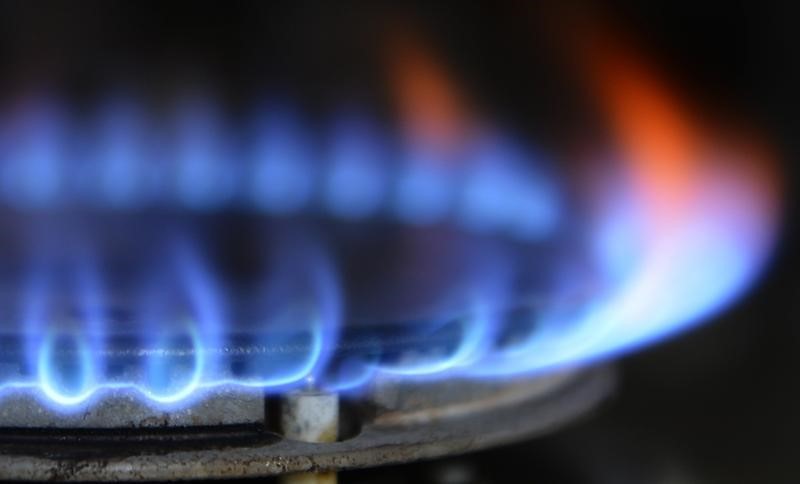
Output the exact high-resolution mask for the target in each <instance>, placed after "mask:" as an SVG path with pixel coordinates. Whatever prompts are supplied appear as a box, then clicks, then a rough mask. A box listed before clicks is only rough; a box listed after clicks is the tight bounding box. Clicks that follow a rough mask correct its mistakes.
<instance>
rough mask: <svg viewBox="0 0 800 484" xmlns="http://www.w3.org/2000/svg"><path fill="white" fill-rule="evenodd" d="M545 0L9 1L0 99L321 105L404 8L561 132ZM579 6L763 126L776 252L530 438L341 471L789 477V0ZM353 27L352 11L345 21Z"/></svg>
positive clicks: (511, 116)
mask: <svg viewBox="0 0 800 484" xmlns="http://www.w3.org/2000/svg"><path fill="white" fill-rule="evenodd" d="M598 5H599V7H598ZM539 8H540V7H539V6H538V5H530V4H525V3H516V2H500V3H499V4H495V3H491V4H489V3H487V4H477V3H468V2H419V3H418V4H416V5H415V4H402V6H400V4H397V5H396V4H389V3H380V4H376V3H372V2H364V3H345V4H336V5H333V2H331V3H326V2H316V3H315V2H293V3H286V4H281V5H278V4H273V3H270V2H263V3H243V2H220V3H218V4H206V3H202V2H191V3H173V4H170V5H169V6H163V5H160V4H157V3H153V4H147V5H145V4H143V3H138V2H137V3H134V2H130V3H125V2H97V3H91V2H82V3H73V2H59V3H56V2H52V3H48V2H2V3H0V88H1V89H2V90H1V91H0V93H2V94H0V101H2V100H3V99H7V98H8V97H9V95H13V94H14V93H17V92H19V91H20V90H24V89H25V88H26V86H28V87H29V86H31V85H35V84H53V85H57V86H58V87H59V89H62V90H65V91H67V92H69V93H70V95H71V96H73V97H74V98H75V99H78V100H84V99H85V100H88V101H90V100H91V99H92V98H93V97H94V96H96V95H97V94H98V93H99V92H100V91H102V89H103V87H104V86H106V85H116V84H134V85H136V86H137V87H139V88H141V89H144V90H145V91H148V93H150V94H152V95H153V97H155V98H158V97H159V96H168V95H169V93H168V91H169V90H170V89H171V86H176V85H178V86H180V85H183V84H185V83H186V82H189V81H187V80H191V79H196V78H202V79H205V80H206V81H207V82H208V83H210V84H211V85H213V86H215V89H217V91H218V92H221V93H224V95H225V96H226V100H227V101H228V102H229V104H230V105H231V109H232V110H234V111H235V110H236V109H237V107H241V106H242V105H246V104H247V102H248V99H249V98H250V96H252V95H253V93H254V92H256V91H258V89H260V88H261V86H263V85H264V83H268V84H269V85H270V86H272V87H273V88H274V89H277V90H288V91H292V92H296V93H297V94H298V97H299V98H302V99H303V100H304V102H306V103H307V104H308V106H307V108H308V109H310V110H315V109H320V110H324V109H327V108H328V107H329V106H330V105H331V102H332V101H331V100H332V98H337V97H338V96H345V97H355V98H359V99H360V100H362V101H366V102H371V103H374V104H375V105H377V106H380V105H382V103H384V102H385V100H384V95H385V93H383V92H382V88H381V87H378V84H379V82H378V81H377V80H376V75H375V72H376V68H375V66H374V65H373V64H372V63H373V62H374V57H373V56H374V52H373V51H372V47H371V46H370V43H369V39H370V38H371V36H373V35H377V33H379V32H380V30H381V29H382V28H384V27H385V25H383V24H381V23H380V22H370V20H371V19H376V18H383V16H385V15H387V13H386V12H391V15H397V14H398V12H402V15H410V16H411V17H413V18H415V19H417V20H418V21H419V22H420V23H421V24H422V25H425V26H427V27H428V28H429V30H430V31H431V32H433V37H434V43H435V44H436V45H437V46H438V47H439V48H440V52H441V53H442V54H443V58H444V59H445V60H446V62H448V63H449V64H452V65H453V67H454V68H455V69H456V70H458V71H459V72H461V73H462V74H463V77H464V82H465V83H466V84H467V86H468V87H469V88H470V89H471V90H473V92H475V96H476V99H477V100H478V102H479V103H480V104H481V105H482V106H483V107H485V108H486V110H487V111H490V112H492V113H497V115H498V116H502V117H503V118H505V119H507V120H508V121H509V122H510V123H511V124H512V125H514V126H515V127H516V128H517V129H519V130H520V131H523V132H529V133H531V136H532V137H534V138H536V139H538V140H540V142H541V143H542V144H544V145H548V144H550V145H556V146H557V145H558V144H559V143H561V142H563V139H562V134H561V133H562V130H561V129H560V127H561V126H563V125H565V124H567V125H568V124H569V122H570V115H569V114H565V113H568V112H570V111H571V110H570V109H565V106H564V105H565V104H566V103H567V102H568V101H567V100H566V99H565V97H564V96H553V95H551V94H552V93H553V92H555V91H557V90H558V89H559V86H560V84H559V82H558V76H557V75H552V74H551V75H544V76H537V75H536V74H537V72H538V70H541V69H542V67H541V65H547V62H549V61H551V60H552V59H550V58H549V54H548V53H547V52H546V49H541V50H542V52H538V50H537V49H535V48H534V49H531V50H532V51H531V52H530V55H531V56H532V57H530V59H532V60H529V61H526V62H523V61H522V60H521V56H522V55H523V52H527V49H528V47H527V46H526V45H524V43H523V42H522V39H524V36H525V34H526V33H528V31H529V29H532V28H533V27H531V26H532V25H534V24H535V21H532V22H531V23H526V22H527V20H525V19H527V18H528V17H526V15H528V16H533V17H535V16H536V15H537V12H539V10H538V9H539ZM592 8H598V10H599V11H602V12H605V15H610V16H611V17H612V18H614V19H615V20H617V21H618V23H619V24H620V25H624V26H625V27H627V28H628V30H629V31H630V33H631V35H632V37H633V38H637V39H639V41H640V42H641V44H642V46H643V47H645V48H646V49H647V50H648V51H650V52H653V53H654V55H656V56H657V57H659V58H660V59H663V61H664V64H665V65H666V66H667V67H668V69H669V70H670V72H673V73H675V74H676V75H677V76H679V77H680V78H681V79H683V80H684V81H685V82H687V83H688V84H691V86H692V89H693V90H694V92H695V94H696V95H697V96H699V97H700V98H702V99H704V100H707V101H709V103H710V104H717V103H719V104H723V105H725V106H730V107H734V106H735V108H736V110H737V112H738V113H740V114H741V113H745V114H746V116H747V118H748V119H749V120H752V123H753V124H754V125H756V126H758V127H759V128H760V129H761V130H762V131H763V132H764V133H766V136H767V137H768V139H769V140H770V141H771V142H772V144H773V146H774V148H775V149H776V150H777V152H778V153H779V156H780V158H781V161H782V163H783V169H784V173H785V176H784V181H785V194H786V196H785V206H784V225H783V232H782V234H781V237H780V241H779V244H778V247H777V250H776V254H775V257H774V258H773V260H772V262H771V264H770V266H769V268H768V270H767V272H766V273H765V275H764V277H763V278H762V280H761V281H760V282H759V284H758V285H757V287H756V288H755V289H754V290H753V291H751V292H750V293H749V294H748V295H747V296H746V297H745V298H744V299H742V300H741V301H739V302H737V304H736V305H735V307H733V308H730V309H729V310H728V311H727V312H725V313H724V314H721V315H719V316H718V317H717V318H716V320H715V321H713V322H711V323H710V324H708V325H706V326H704V327H701V328H700V329H697V330H694V331H693V332H691V333H690V334H686V335H682V336H679V337H678V338H676V339H674V340H672V341H669V342H665V343H663V344H661V345H659V346H658V347H655V348H651V349H648V350H645V351H643V352H641V353H639V354H636V355H633V356H629V357H626V358H624V359H623V360H622V361H620V362H619V368H620V371H621V376H622V379H621V386H620V389H619V391H618V394H617V395H616V397H615V398H614V399H613V401H611V402H609V403H608V404H607V405H606V406H605V407H604V408H602V409H601V410H600V411H599V412H598V413H596V414H595V415H593V416H591V417H590V418H587V419H584V420H583V421H581V422H577V423H575V424H574V425H572V426H571V427H569V428H567V429H564V430H563V431H561V432H558V433H556V434H554V435H552V436H549V437H545V438H541V439H539V440H537V441H534V442H529V443H525V444H521V445H517V446H512V447H508V448H503V449H497V450H493V451H489V452H485V453H479V454H475V455H472V456H468V457H463V458H456V459H450V460H445V461H441V462H437V463H428V464H418V465H412V466H409V467H402V468H386V469H379V470H371V471H359V472H353V473H345V474H343V476H342V480H343V481H345V482H365V481H373V480H377V479H380V480H382V481H384V482H407V481H410V480H412V479H413V480H416V481H418V482H420V483H421V482H443V478H442V475H449V474H446V473H447V472H449V471H448V470H447V469H453V468H454V469H456V471H458V469H461V472H462V475H466V476H467V479H472V480H473V481H476V482H575V483H584V482H585V483H625V482H653V483H656V482H657V483H662V482H663V483H673V482H675V483H694V482H702V483H706V482H720V483H732V482H743V483H750V482H752V483H776V482H787V483H788V482H797V481H798V480H800V449H799V448H798V445H797V435H798V433H800V422H799V421H798V420H799V419H798V410H797V409H798V408H800V392H798V384H797V381H798V370H800V365H798V354H799V353H800V351H798V348H799V347H800V330H798V326H797V323H796V319H797V314H798V313H800V303H798V301H800V288H798V285H797V281H796V278H795V274H794V269H795V267H796V264H797V255H796V251H795V249H796V247H797V225H796V216H795V215H796V200H795V198H796V197H795V196H794V192H795V189H794V182H795V181H796V179H797V170H796V168H795V163H794V160H796V159H798V155H800V141H798V140H799V139H800V137H799V136H798V135H799V134H800V129H799V128H800V114H798V111H800V96H798V94H797V93H798V88H799V87H800V71H799V70H798V67H800V65H799V63H798V59H800V33H798V31H800V29H798V25H800V8H798V7H797V6H796V5H795V4H794V3H793V2H774V3H768V2H756V1H750V2H725V3H721V2H720V3H706V2H674V1H651V2H634V1H630V2H611V3H605V4H602V5H600V4H597V5H595V6H594V7H592ZM365 20H366V22H365ZM365 24H366V25H367V27H364V25H365ZM353 25H360V26H361V27H362V28H361V29H356V30H357V31H356V32H355V33H354V31H353V29H351V28H350V27H352V26H353ZM287 39H292V41H291V42H289V41H288V40H287ZM533 43H534V42H531V44H533ZM344 47H348V49H344ZM344 51H346V52H347V53H348V54H347V55H344V54H343V53H342V52H344ZM354 53H355V54H354ZM537 59H538V60H542V63H538V62H536V60H537ZM531 79H536V82H535V83H534V84H531V82H529V81H531ZM339 93H341V94H339ZM337 101H338V100H337ZM531 113H536V114H535V115H532V114H531ZM465 469H466V470H465ZM443 472H444V473H445V474H443ZM451 474H452V472H451ZM457 475H458V474H457V472H456V476H457ZM451 477H452V476H451ZM463 482H471V481H469V480H467V481H463Z"/></svg>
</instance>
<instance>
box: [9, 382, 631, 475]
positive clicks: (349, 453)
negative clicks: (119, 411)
mask: <svg viewBox="0 0 800 484" xmlns="http://www.w3.org/2000/svg"><path fill="white" fill-rule="evenodd" d="M614 383H615V375H614V372H613V371H612V369H611V368H609V367H599V368H590V369H587V370H584V371H580V372H572V373H562V374H558V375H550V376H543V377H538V378H533V379H527V380H517V381H513V382H510V381H509V382H501V383H498V382H475V381H451V382H447V383H442V382H435V383H428V384H425V383H422V384H420V383H417V384H410V383H408V382H406V383H388V384H387V385H384V386H383V387H382V388H378V389H377V390H376V391H375V393H373V395H372V396H371V398H369V399H366V400H364V401H367V402H368V406H365V407H364V408H361V409H359V410H360V411H359V412H356V414H357V416H358V417H364V416H365V415H367V414H369V413H370V411H369V410H367V409H368V408H371V411H372V414H373V415H372V418H369V419H367V418H364V419H365V421H364V422H363V424H362V425H361V429H360V432H356V433H355V435H354V436H352V437H351V438H347V439H346V440H341V441H339V442H335V443H329V444H313V443H304V442H297V441H293V440H289V439H283V438H281V437H280V436H278V435H276V434H274V433H271V432H268V431H264V430H263V428H261V429H258V428H255V427H248V426H219V427H207V428H194V429H191V430H188V429H155V430H154V429H149V430H145V431H143V432H144V433H142V432H139V433H136V432H133V433H126V432H125V431H121V430H119V429H117V430H115V431H109V430H105V431H92V430H87V429H83V430H78V431H68V430H65V429H61V430H59V431H56V433H53V431H51V430H47V431H46V430H44V429H38V430H40V431H35V430H27V431H25V432H17V431H12V430H11V429H8V430H6V431H4V432H3V433H2V434H0V452H2V455H0V478H2V479H14V480H61V481H110V480H117V481H119V480H123V481H127V480H179V479H197V478H232V477H257V476H269V475H277V474H284V473H291V472H307V471H324V470H342V469H350V468H363V467H371V466H377V465H385V464H397V463H403V462H410V461H415V460H419V459H429V458H435V457H440V456H444V455H452V454H459V453H465V452H471V451H475V450H479V449H484V448H488V447H493V446H497V445H502V444H505V443H510V442H513V441H517V440H520V439H523V438H529V437H532V436H536V435H541V434H544V433H546V432H550V431H552V430H554V429H555V428H558V427H560V426H561V425H564V424H566V423H567V422H568V421H571V420H573V419H574V418H576V417H578V416H580V415H583V414H585V413H586V412H588V411H590V410H592V409H594V408H595V407H596V406H597V405H598V404H599V403H601V402H602V401H603V400H604V399H605V398H606V397H608V396H609V394H610V393H611V391H612V390H613V388H614ZM442 385H446V386H448V387H449V388H447V389H446V390H447V391H446V392H444V391H442V390H443V388H442ZM456 388H460V389H461V390H460V392H461V393H460V395H458V396H456V397H452V398H451V397H445V400H446V401H444V402H443V401H442V395H443V394H449V395H451V396H452V395H453V394H454V393H455V391H454V389H456ZM476 395H479V396H478V398H476ZM509 409H513V411H509ZM367 420H368V421H367ZM167 442H168V443H169V445H168V446H165V445H164V444H165V443H167ZM111 444H113V445H111ZM167 448H168V449H169V450H166V449H167Z"/></svg>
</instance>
